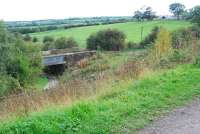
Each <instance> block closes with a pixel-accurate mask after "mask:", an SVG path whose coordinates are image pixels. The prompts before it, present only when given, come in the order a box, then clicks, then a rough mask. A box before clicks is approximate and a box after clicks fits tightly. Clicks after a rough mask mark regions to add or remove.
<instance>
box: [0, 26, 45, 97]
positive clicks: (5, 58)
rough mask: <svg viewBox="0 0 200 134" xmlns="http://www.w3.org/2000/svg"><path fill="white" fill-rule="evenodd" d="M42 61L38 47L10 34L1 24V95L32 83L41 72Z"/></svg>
mask: <svg viewBox="0 0 200 134" xmlns="http://www.w3.org/2000/svg"><path fill="white" fill-rule="evenodd" d="M41 60H42V59H41V54H40V48H39V47H38V45H34V44H31V42H25V41H24V40H23V38H22V36H20V35H17V34H11V33H9V32H8V31H7V29H6V27H5V25H4V24H3V22H0V75H1V76H2V77H0V95H4V94H7V93H9V92H12V91H14V90H15V89H17V88H18V87H20V86H21V87H24V86H26V85H27V84H28V83H31V81H32V80H33V79H34V78H35V76H36V75H38V73H40V71H41V67H42V66H41V63H42V61H41Z"/></svg>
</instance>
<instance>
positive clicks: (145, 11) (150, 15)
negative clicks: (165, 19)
mask: <svg viewBox="0 0 200 134" xmlns="http://www.w3.org/2000/svg"><path fill="white" fill-rule="evenodd" d="M156 17H157V16H156V13H155V12H153V10H152V8H151V7H143V8H141V9H140V10H137V11H135V13H134V18H136V19H137V20H138V21H142V20H144V19H146V20H153V19H154V18H156Z"/></svg>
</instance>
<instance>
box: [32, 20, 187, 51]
mask: <svg viewBox="0 0 200 134" xmlns="http://www.w3.org/2000/svg"><path fill="white" fill-rule="evenodd" d="M189 25H190V23H189V22H186V21H172V20H164V21H151V22H127V23H118V24H110V25H98V26H87V27H79V28H71V29H59V30H54V31H47V32H39V33H33V34H31V36H35V37H38V38H39V39H40V40H41V39H42V38H43V37H44V36H53V37H74V38H75V39H76V40H77V41H78V43H79V45H80V47H82V48H84V47H85V45H86V39H87V38H88V37H89V35H90V34H91V33H94V32H97V31H98V30H101V29H106V28H114V29H119V30H121V31H123V32H124V33H125V34H126V35H127V40H128V41H134V42H139V41H140V40H141V27H142V26H143V27H144V32H143V34H144V35H143V36H144V37H145V36H146V35H147V34H148V33H149V32H150V31H151V29H152V28H153V27H155V26H164V27H166V28H167V29H169V30H175V29H179V28H182V27H187V26H189Z"/></svg>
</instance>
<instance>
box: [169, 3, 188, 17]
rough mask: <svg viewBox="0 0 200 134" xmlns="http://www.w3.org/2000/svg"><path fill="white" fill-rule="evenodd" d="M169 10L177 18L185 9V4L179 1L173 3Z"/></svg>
mask: <svg viewBox="0 0 200 134" xmlns="http://www.w3.org/2000/svg"><path fill="white" fill-rule="evenodd" d="M169 10H170V12H171V13H173V14H174V16H176V17H177V19H178V20H179V19H180V16H181V15H183V13H184V11H185V6H184V5H183V4H181V3H173V4H171V5H170V6H169Z"/></svg>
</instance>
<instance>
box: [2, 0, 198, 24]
mask: <svg viewBox="0 0 200 134" xmlns="http://www.w3.org/2000/svg"><path fill="white" fill-rule="evenodd" d="M174 2H180V3H182V4H184V5H185V6H186V8H188V9H189V8H192V7H194V6H195V5H200V0H0V3H1V4H0V19H2V20H4V21H25V20H41V19H64V18H70V17H95V16H131V15H133V13H134V11H136V10H137V9H139V8H141V7H143V6H151V7H152V8H153V10H154V11H156V12H157V15H168V14H169V5H170V4H171V3H174Z"/></svg>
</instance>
